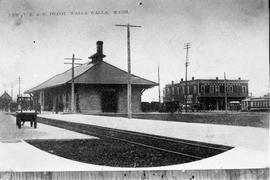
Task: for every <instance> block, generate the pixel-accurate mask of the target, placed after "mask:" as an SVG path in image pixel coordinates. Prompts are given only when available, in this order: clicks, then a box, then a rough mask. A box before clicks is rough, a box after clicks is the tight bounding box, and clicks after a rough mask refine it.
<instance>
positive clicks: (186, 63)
mask: <svg viewBox="0 0 270 180" xmlns="http://www.w3.org/2000/svg"><path fill="white" fill-rule="evenodd" d="M189 48H190V43H185V45H184V49H186V50H187V51H186V62H185V66H186V83H185V84H186V88H185V106H186V112H187V97H188V92H187V68H188V65H189V62H188V49H189Z"/></svg>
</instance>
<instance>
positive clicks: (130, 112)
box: [115, 24, 142, 119]
mask: <svg viewBox="0 0 270 180" xmlns="http://www.w3.org/2000/svg"><path fill="white" fill-rule="evenodd" d="M115 26H120V27H126V28H127V61H128V86H127V89H128V91H127V104H128V118H129V119H131V118H132V105H131V64H130V61H131V57H130V28H131V27H139V28H140V27H142V26H137V25H131V24H116V25H115Z"/></svg>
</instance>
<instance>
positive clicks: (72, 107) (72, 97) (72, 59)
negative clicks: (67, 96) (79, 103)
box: [64, 54, 82, 113]
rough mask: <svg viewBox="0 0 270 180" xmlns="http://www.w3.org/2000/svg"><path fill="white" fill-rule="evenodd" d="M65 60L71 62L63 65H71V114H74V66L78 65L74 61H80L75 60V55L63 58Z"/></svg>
mask: <svg viewBox="0 0 270 180" xmlns="http://www.w3.org/2000/svg"><path fill="white" fill-rule="evenodd" d="M64 59H65V60H71V61H72V62H71V63H64V64H71V65H72V67H71V112H72V113H76V104H75V90H74V89H75V88H74V65H75V64H76V65H78V64H80V63H75V62H74V61H75V60H82V59H78V58H75V55H74V54H72V58H64Z"/></svg>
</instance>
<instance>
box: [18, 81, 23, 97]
mask: <svg viewBox="0 0 270 180" xmlns="http://www.w3.org/2000/svg"><path fill="white" fill-rule="evenodd" d="M18 81H19V96H21V81H22V78H21V77H20V76H19V77H18Z"/></svg>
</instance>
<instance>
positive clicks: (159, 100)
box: [158, 65, 161, 104]
mask: <svg viewBox="0 0 270 180" xmlns="http://www.w3.org/2000/svg"><path fill="white" fill-rule="evenodd" d="M158 102H159V104H160V103H161V99H160V74H159V65H158Z"/></svg>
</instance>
